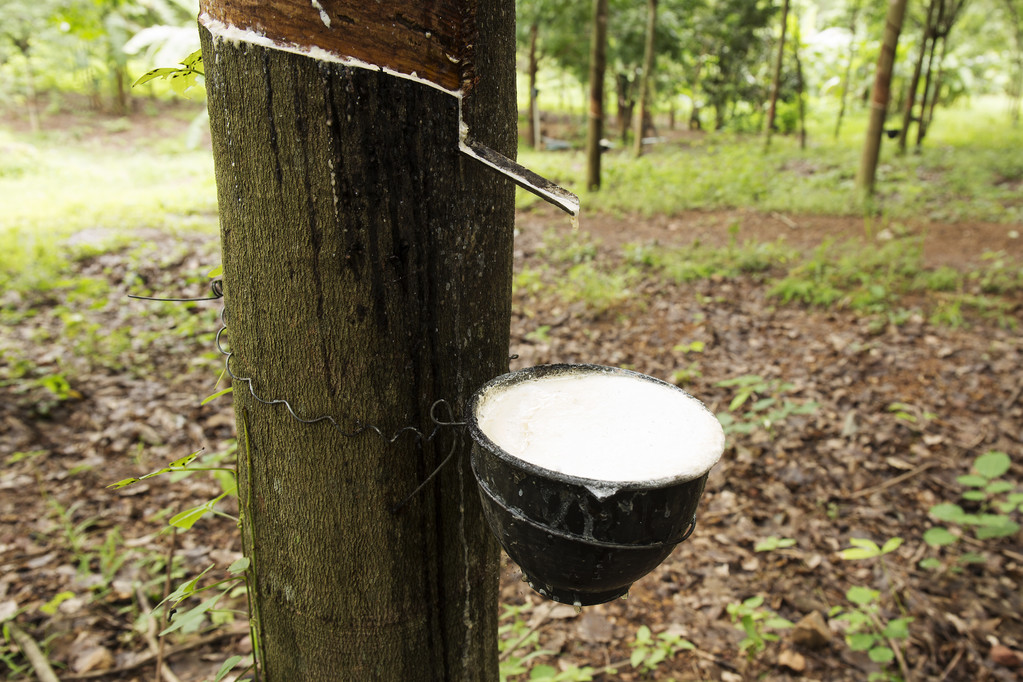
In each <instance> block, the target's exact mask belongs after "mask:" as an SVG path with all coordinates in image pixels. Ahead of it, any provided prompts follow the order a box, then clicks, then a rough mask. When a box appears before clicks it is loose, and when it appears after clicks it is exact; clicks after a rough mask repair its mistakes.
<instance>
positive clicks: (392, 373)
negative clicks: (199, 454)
mask: <svg viewBox="0 0 1023 682" xmlns="http://www.w3.org/2000/svg"><path fill="white" fill-rule="evenodd" d="M478 25H479V40H478V48H477V49H478V52H477V56H476V60H475V66H476V73H477V74H478V75H479V83H478V85H477V86H476V88H475V89H474V90H473V92H472V93H471V95H470V96H467V97H466V99H465V102H464V105H463V107H464V110H465V114H464V115H465V116H466V119H467V122H468V124H469V126H470V128H471V129H472V130H473V131H474V132H475V133H476V135H477V137H478V138H479V140H480V142H482V143H483V144H486V145H488V146H491V147H493V148H494V149H496V150H498V151H500V152H502V153H504V154H506V155H509V156H511V155H513V154H514V151H515V143H516V132H515V125H516V112H515V95H514V93H515V86H514V77H515V76H514V73H515V59H514V57H515V54H514V46H515V45H514V6H513V3H511V2H510V1H506V0H499V1H498V0H493V1H487V2H483V3H481V6H480V8H479V17H478ZM200 32H201V34H202V41H203V53H204V56H205V60H204V61H205V66H206V79H207V89H208V95H209V99H208V102H209V111H210V124H211V130H212V137H213V151H214V159H215V162H216V176H217V188H218V197H219V203H220V212H221V231H222V234H221V237H222V247H223V264H224V281H225V290H226V306H227V307H226V314H227V315H226V319H227V322H228V326H229V331H228V334H229V337H230V345H231V350H232V351H233V353H234V355H233V358H232V360H231V368H232V370H233V372H234V374H235V375H237V376H239V377H251V378H252V382H251V388H252V390H253V391H255V393H256V394H257V395H259V396H260V397H261V398H264V399H287V400H288V401H289V402H290V404H291V406H292V407H293V408H294V410H295V411H296V412H297V413H298V414H299V415H300V416H302V417H305V418H315V417H319V416H321V415H330V416H331V418H332V419H333V420H336V423H337V424H338V426H339V427H340V428H338V427H335V426H334V425H333V424H332V423H331V422H330V421H319V422H317V423H314V424H306V423H301V422H300V421H298V420H297V419H295V418H294V417H293V416H291V415H290V414H289V413H288V411H287V409H286V408H285V406H284V405H281V404H276V405H266V404H264V403H261V402H259V401H258V400H256V399H255V398H254V397H253V396H252V395H251V394H250V391H249V386H248V385H246V383H245V382H243V381H240V380H236V381H235V382H234V387H235V391H234V399H235V407H236V412H237V417H238V433H239V442H240V443H241V444H242V447H240V448H239V452H240V453H241V454H240V456H239V460H240V461H239V470H240V471H239V483H240V487H239V500H240V506H241V507H242V514H243V544H244V546H245V552H246V555H247V556H249V557H250V559H251V561H252V564H251V568H250V570H251V571H253V572H254V578H255V580H254V583H255V589H254V590H253V592H252V594H251V597H252V598H253V600H254V605H255V606H256V609H255V613H256V614H257V615H258V617H257V618H256V621H257V626H258V627H257V630H258V633H259V635H260V637H259V639H260V651H261V659H262V661H263V663H264V666H265V667H264V673H265V679H266V680H268V681H270V682H274V681H277V680H288V681H293V680H303V681H304V682H315V681H317V680H339V679H346V680H360V681H361V680H375V679H381V680H437V681H438V682H440V681H447V680H470V679H471V680H496V679H497V649H496V646H497V587H498V556H499V550H498V546H497V544H496V542H495V540H494V538H493V537H492V535H491V533H490V532H489V530H488V529H487V528H486V526H485V523H484V520H483V516H482V513H481V511H480V507H479V496H478V493H477V490H476V485H475V483H474V479H473V476H472V473H471V471H470V469H469V462H468V457H467V448H468V442H467V441H468V439H467V436H466V434H465V433H464V430H463V429H455V428H450V427H449V428H444V429H441V431H440V433H439V435H438V436H437V437H436V438H435V439H433V440H431V441H428V442H427V441H422V440H419V439H417V438H415V437H414V436H413V435H412V434H410V433H405V434H404V435H401V436H399V437H398V438H397V439H396V440H395V441H394V442H393V443H388V442H387V440H386V439H384V438H381V437H378V435H377V434H376V433H374V432H372V431H363V432H362V433H361V434H359V435H357V436H349V435H344V434H343V433H342V429H344V430H348V431H355V430H358V429H359V428H360V427H361V426H363V425H367V424H372V425H376V426H379V428H380V429H381V430H382V431H383V432H384V434H386V435H387V436H388V437H389V436H390V435H391V434H393V433H395V432H396V431H398V430H399V429H401V428H403V427H406V426H409V425H412V426H415V427H416V428H417V429H419V430H420V431H422V432H424V433H427V434H428V433H430V432H431V430H432V429H433V426H434V424H433V422H432V421H431V419H430V409H431V405H432V404H433V403H434V401H436V400H439V399H444V400H446V401H447V402H448V403H449V404H450V405H451V407H452V408H453V410H454V413H455V414H454V416H455V417H456V418H460V417H462V416H463V415H462V413H461V409H462V406H463V404H464V403H465V401H466V399H467V398H468V397H469V396H470V395H471V393H472V392H473V391H474V390H475V389H476V388H477V387H478V386H479V385H480V384H482V383H483V382H484V381H485V380H487V379H489V378H491V377H493V376H495V375H496V374H499V373H501V372H503V371H506V370H507V366H508V335H509V318H510V300H511V299H510V297H511V265H512V255H511V254H512V230H513V221H514V213H513V212H514V193H513V187H512V185H511V184H510V183H509V182H507V181H505V180H503V179H502V178H501V177H500V176H498V175H497V174H496V173H494V172H492V171H491V170H490V169H488V168H486V167H485V166H483V165H481V164H479V163H477V162H476V161H474V160H471V159H469V158H468V157H465V156H463V155H461V154H460V153H459V152H458V124H459V114H458V101H457V99H456V98H455V97H453V96H451V95H450V94H447V93H445V92H442V91H440V90H437V89H435V88H433V87H429V86H427V85H424V84H422V83H418V82H414V81H412V80H407V79H402V78H397V77H394V76H390V75H386V74H384V73H382V72H378V71H373V70H367V69H353V68H347V67H344V66H341V65H339V64H336V63H331V62H326V61H318V60H314V59H311V58H309V57H306V56H302V55H296V54H292V53H288V52H284V51H280V50H276V49H271V48H267V47H262V46H257V45H252V44H247V43H244V42H234V41H228V40H219V39H214V38H213V37H211V35H210V33H209V32H208V31H207V30H206V29H205V28H203V29H202V30H201V31H200ZM438 417H440V418H441V419H447V418H449V415H448V414H446V413H445V412H443V411H441V412H440V413H439V414H438ZM452 447H453V448H454V453H455V457H454V458H453V460H452V461H451V462H450V463H449V464H448V465H447V466H446V467H444V468H443V469H442V470H441V472H440V474H439V475H438V476H437V478H436V479H434V480H433V481H432V482H431V483H430V484H429V485H428V486H426V487H425V488H424V489H423V490H422V491H421V492H420V493H419V494H417V495H416V496H415V497H413V498H412V500H411V501H410V502H409V503H408V504H407V505H406V506H405V507H403V508H401V509H400V510H398V511H397V512H394V511H392V509H393V507H394V506H395V504H396V503H397V502H399V501H400V500H402V499H403V498H404V497H405V496H406V495H408V494H409V493H410V492H411V491H412V490H413V489H415V487H416V486H417V484H418V483H419V482H421V481H423V480H424V479H425V478H426V477H427V476H428V475H429V474H430V473H431V472H432V471H434V469H435V468H436V467H437V466H438V465H439V464H440V463H441V462H442V461H443V460H444V458H445V457H446V456H447V454H448V452H449V451H450V449H451V448H452Z"/></svg>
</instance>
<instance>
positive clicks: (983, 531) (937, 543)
mask: <svg viewBox="0 0 1023 682" xmlns="http://www.w3.org/2000/svg"><path fill="white" fill-rule="evenodd" d="M1011 465H1012V460H1011V459H1010V458H1009V455H1008V454H1006V453H1004V452H1000V451H997V450H991V451H989V452H986V453H984V454H983V455H980V456H978V457H977V458H976V459H975V460H974V461H973V466H972V468H971V471H970V473H968V474H965V475H963V476H959V477H958V478H956V480H957V481H958V482H959V483H960V484H961V485H963V486H964V487H965V488H966V490H964V491H963V493H962V495H961V497H962V499H963V500H964V501H965V503H966V504H967V505H970V506H972V507H973V508H974V509H975V510H976V511H967V510H966V509H964V508H963V506H961V505H959V504H955V503H952V502H944V503H941V504H936V505H934V506H933V507H931V509H930V515H931V516H932V517H933V518H935V519H937V520H938V521H942V522H944V523H946V524H952V525H953V526H958V527H959V528H960V529H964V528H969V529H971V530H972V531H973V535H974V537H976V538H977V539H978V540H989V539H992V538H1002V537H1009V536H1012V535H1015V534H1016V533H1017V532H1019V529H1020V525H1019V523H1018V522H1017V521H1015V520H1014V519H1013V518H1012V517H1013V515H1014V514H1016V513H1018V512H1020V511H1021V510H1023V492H1019V491H1018V490H1017V489H1016V486H1015V485H1014V484H1013V483H1012V482H1011V481H1008V480H1005V479H1004V478H1003V476H1005V474H1007V473H1008V471H1009V468H1010V466H1011ZM961 532H962V531H961V530H960V534H961ZM960 534H956V533H955V532H953V531H952V530H951V529H950V528H949V527H948V526H934V527H933V528H929V529H928V530H927V531H926V532H925V533H924V542H926V543H927V544H928V545H931V546H932V547H946V546H949V545H954V544H956V543H957V542H958V541H959V538H960ZM976 559H977V557H976V556H975V555H972V554H971V555H966V562H970V561H974V560H976ZM935 566H936V564H935V563H934V562H928V563H927V564H925V567H935Z"/></svg>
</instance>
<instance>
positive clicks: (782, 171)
mask: <svg viewBox="0 0 1023 682" xmlns="http://www.w3.org/2000/svg"><path fill="white" fill-rule="evenodd" d="M835 115H836V112H835V111H833V110H832V108H831V107H828V106H824V105H821V106H819V107H818V108H816V109H815V110H814V111H813V113H812V115H811V116H810V119H809V121H808V143H807V147H806V149H800V148H799V143H798V139H797V138H796V137H795V136H794V135H788V136H786V135H775V136H774V137H773V140H772V143H771V146H770V148H769V149H767V150H765V148H764V144H763V139H762V137H756V136H751V135H740V134H735V133H727V132H725V133H713V134H710V133H708V134H695V135H694V134H688V135H685V136H684V137H683V138H682V140H681V141H680V142H678V143H673V144H661V145H656V146H654V147H652V148H650V149H649V151H648V153H646V154H645V155H644V156H643V157H642V158H640V159H635V158H634V157H633V156H632V154H631V152H630V151H629V150H627V149H616V150H613V151H611V152H609V153H607V154H605V155H604V157H603V162H602V166H603V167H602V185H601V189H600V191H599V192H588V191H586V189H585V186H584V185H585V155H584V153H583V152H582V151H581V150H572V151H565V152H545V151H544V152H538V151H534V150H532V149H529V148H525V147H523V148H522V149H521V150H520V154H519V161H520V162H521V163H523V164H524V165H526V166H528V167H530V168H532V169H533V170H535V171H537V172H538V173H540V174H541V175H544V176H546V177H549V178H551V179H552V180H554V181H556V182H559V183H561V184H562V185H564V186H565V187H566V188H568V189H570V190H572V191H574V192H576V193H578V194H580V196H581V197H582V202H583V209H584V210H591V211H608V212H612V213H618V214H627V213H639V214H643V215H657V214H672V213H674V212H677V211H682V210H686V209H718V208H737V207H745V208H752V209H757V210H761V211H784V212H792V213H809V214H822V215H863V214H864V213H866V212H871V213H879V214H882V215H885V216H888V217H892V218H898V219H911V218H919V219H922V220H940V221H950V222H957V221H967V220H983V221H993V222H1023V201H1021V198H1020V182H1021V181H1023V154H1019V153H1018V150H1020V149H1023V127H1019V126H1017V127H1012V126H1011V125H1010V124H1009V119H1008V115H1007V113H1006V104H1005V102H1004V101H1003V100H1001V99H998V98H987V99H978V100H975V101H973V102H970V103H968V104H963V105H961V106H957V107H954V108H952V109H941V110H939V111H938V112H937V114H936V116H935V121H934V125H933V126H932V128H931V130H930V131H929V133H928V136H927V139H926V140H925V141H924V144H923V147H922V149H921V151H920V152H919V153H917V152H916V151H915V150H914V148H913V145H912V141H913V140H914V139H915V138H914V137H912V136H911V138H910V141H911V144H910V151H909V152H908V153H906V154H905V155H899V154H898V153H897V149H896V145H895V142H894V140H888V139H887V138H886V139H885V140H884V142H883V144H882V155H881V162H880V165H879V168H878V175H877V196H876V198H875V200H874V201H873V202H871V203H870V204H869V205H868V204H867V203H866V202H865V201H864V200H863V198H862V197H861V196H860V194H859V192H858V191H857V190H856V187H855V177H856V171H857V168H858V165H859V157H860V150H861V148H862V145H863V138H864V134H865V128H866V112H865V111H862V110H855V109H854V110H853V111H852V112H851V113H850V114H848V115H847V116H846V118H845V121H844V122H843V127H842V132H841V135H840V136H839V137H838V138H837V139H836V138H835V137H834V133H833V131H834V126H835ZM893 120H894V119H893ZM892 125H897V124H895V123H893V124H892ZM610 132H612V131H609V133H610ZM913 132H914V134H915V131H913ZM536 201H537V200H536V199H535V198H534V197H532V196H531V195H529V194H526V193H525V192H521V191H520V193H519V196H518V205H519V206H520V207H527V206H530V205H532V204H534V203H535V202H536Z"/></svg>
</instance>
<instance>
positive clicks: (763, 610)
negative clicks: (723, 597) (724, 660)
mask: <svg viewBox="0 0 1023 682" xmlns="http://www.w3.org/2000/svg"><path fill="white" fill-rule="evenodd" d="M725 610H726V611H727V612H728V615H729V616H730V617H731V619H732V622H733V623H735V624H736V627H738V628H739V629H741V630H742V631H743V632H744V633H746V636H745V637H743V638H742V640H741V641H740V642H739V651H740V652H742V653H745V654H746V661H747V663H752V662H753V661H754V660H755V659H756V658H757V656H759V655H760V654H761V653H762V652H763V651H764V649H766V648H767V643H768V642H776V641H778V639H779V635H778V634H777V633H775V632H773V630H785V629H788V628H791V627H792V625H793V623H792V621H789V620H787V619H785V618H782V617H781V616H779V615H778V614H776V613H775V612H773V611H771V610H770V609H769V608H767V607H765V606H764V597H763V596H761V595H757V596H754V597H750V598H748V599H745V600H743V601H741V602H732V603H731V604H729V605H728V606H727V607H725Z"/></svg>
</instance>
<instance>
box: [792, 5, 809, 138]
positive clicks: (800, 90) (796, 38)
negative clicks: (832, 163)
mask: <svg viewBox="0 0 1023 682" xmlns="http://www.w3.org/2000/svg"><path fill="white" fill-rule="evenodd" d="M793 23H794V27H793V31H792V59H793V61H794V62H795V64H796V104H797V107H798V111H799V148H800V149H806V83H805V82H804V80H803V60H802V58H801V57H800V56H799V48H800V47H801V46H802V44H803V35H802V32H801V31H800V29H799V17H798V16H796V17H795V20H794V22H793Z"/></svg>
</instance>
